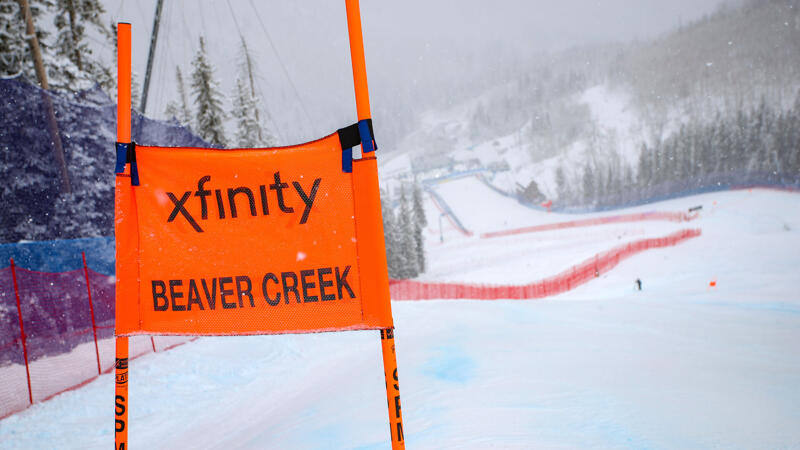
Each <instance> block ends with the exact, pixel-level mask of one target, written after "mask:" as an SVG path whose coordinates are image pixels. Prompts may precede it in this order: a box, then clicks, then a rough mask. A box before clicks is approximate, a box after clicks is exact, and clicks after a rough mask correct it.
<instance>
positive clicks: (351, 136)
mask: <svg viewBox="0 0 800 450" xmlns="http://www.w3.org/2000/svg"><path fill="white" fill-rule="evenodd" d="M367 125H369V133H370V134H371V135H372V140H373V142H374V141H375V132H374V131H373V130H372V119H367ZM336 132H337V133H339V142H340V143H341V144H342V149H348V148H353V147H355V146H356V145H361V133H359V132H358V123H354V124H352V125H350V126H349V127H344V128H340V129H338V130H336ZM377 149H378V144H377V143H375V150H377Z"/></svg>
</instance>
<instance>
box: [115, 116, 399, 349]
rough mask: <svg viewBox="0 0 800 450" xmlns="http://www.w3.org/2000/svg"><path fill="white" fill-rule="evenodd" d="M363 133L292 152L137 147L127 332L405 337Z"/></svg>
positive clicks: (126, 257)
mask: <svg viewBox="0 0 800 450" xmlns="http://www.w3.org/2000/svg"><path fill="white" fill-rule="evenodd" d="M362 129H363V127H362ZM362 134H364V133H362ZM354 136H358V125H353V126H351V127H348V128H346V129H342V130H339V132H338V133H334V134H331V135H330V136H327V137H325V138H322V139H319V140H317V141H313V142H309V143H306V144H302V145H297V146H292V147H282V148H267V149H233V150H219V149H207V148H167V147H149V146H138V145H135V144H129V145H128V146H127V147H126V148H125V149H124V153H125V157H126V160H125V161H126V162H127V163H128V164H127V166H128V167H129V168H128V169H127V170H125V172H124V173H121V174H119V175H118V176H117V183H116V205H115V207H116V221H117V224H116V226H117V241H116V242H117V255H118V257H117V264H118V266H117V322H116V333H117V335H136V334H185V335H232V334H235V335H243V334H276V333H305V332H319V331H334V330H363V329H383V328H391V327H392V316H391V309H390V308H391V307H390V304H389V289H388V274H387V271H386V257H385V250H384V246H383V226H382V220H381V213H380V198H379V191H378V178H377V177H378V175H377V165H376V160H375V158H374V156H365V157H364V158H362V159H357V160H352V156H351V155H352V153H351V148H350V147H352V146H353V143H352V142H351V143H349V144H348V143H347V142H345V141H347V140H348V139H349V140H352V139H353V137H354ZM359 139H360V137H356V141H357V142H358V143H359V144H360V143H361V142H360V140H359ZM370 143H371V144H374V143H373V142H370ZM343 144H345V145H349V147H348V148H344V149H343ZM123 145H124V144H123ZM118 152H120V150H118ZM123 167H124V166H123ZM118 169H119V167H118ZM118 171H119V170H118ZM131 174H133V175H131ZM137 178H138V179H137ZM137 181H138V185H137Z"/></svg>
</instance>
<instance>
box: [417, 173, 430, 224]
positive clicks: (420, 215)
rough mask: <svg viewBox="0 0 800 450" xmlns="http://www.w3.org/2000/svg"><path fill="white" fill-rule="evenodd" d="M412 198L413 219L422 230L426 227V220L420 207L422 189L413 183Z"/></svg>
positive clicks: (423, 209)
mask: <svg viewBox="0 0 800 450" xmlns="http://www.w3.org/2000/svg"><path fill="white" fill-rule="evenodd" d="M413 196H414V197H413V200H414V218H415V219H416V221H417V222H418V223H419V224H420V226H421V227H423V228H424V227H426V226H428V218H427V217H425V208H423V207H422V188H421V187H420V186H419V183H416V182H414V191H413Z"/></svg>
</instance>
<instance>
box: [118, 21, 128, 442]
mask: <svg viewBox="0 0 800 450" xmlns="http://www.w3.org/2000/svg"><path fill="white" fill-rule="evenodd" d="M117 142H127V143H130V142H131V24H129V23H120V24H118V25H117ZM117 271H119V261H117ZM117 298H119V295H117ZM115 309H116V311H117V315H119V313H120V307H119V304H117V305H116V308H115ZM115 339H116V361H115V364H114V371H115V380H116V383H115V390H114V449H115V450H125V449H126V448H128V338H127V337H124V336H120V337H116V338H115Z"/></svg>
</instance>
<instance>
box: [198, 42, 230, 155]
mask: <svg viewBox="0 0 800 450" xmlns="http://www.w3.org/2000/svg"><path fill="white" fill-rule="evenodd" d="M192 67H193V69H194V70H193V72H192V95H193V96H194V106H195V111H196V113H197V116H196V119H195V128H196V131H197V133H198V134H199V135H200V137H202V138H203V139H205V140H206V141H208V142H210V143H211V144H213V145H217V146H220V147H225V146H226V145H227V139H226V138H225V131H224V128H223V122H224V120H225V112H224V111H223V109H222V95H221V94H220V92H219V87H218V85H217V82H216V81H215V80H214V68H213V67H212V66H211V63H210V62H209V61H208V56H207V55H206V44H205V41H204V40H203V38H202V37H201V38H200V49H199V50H198V51H197V54H196V55H195V57H194V60H193V61H192Z"/></svg>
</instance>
